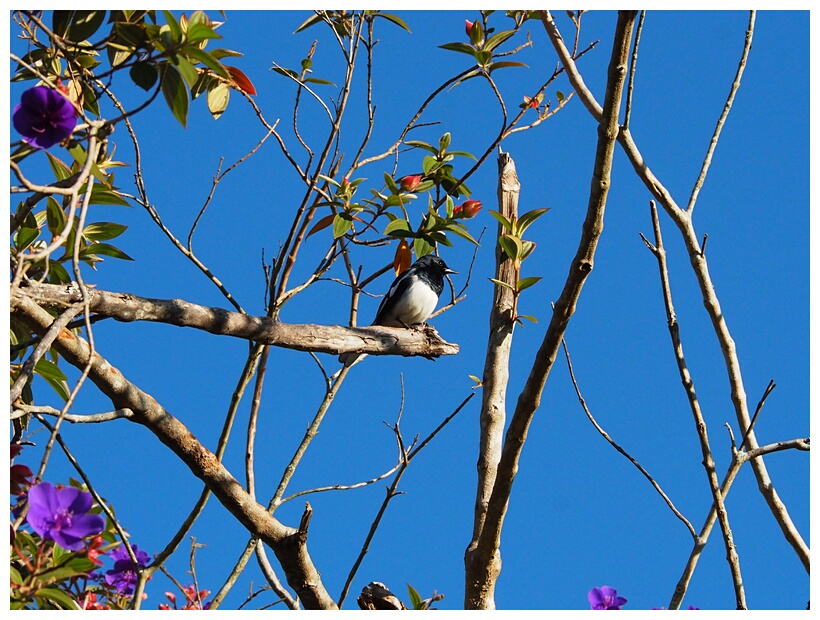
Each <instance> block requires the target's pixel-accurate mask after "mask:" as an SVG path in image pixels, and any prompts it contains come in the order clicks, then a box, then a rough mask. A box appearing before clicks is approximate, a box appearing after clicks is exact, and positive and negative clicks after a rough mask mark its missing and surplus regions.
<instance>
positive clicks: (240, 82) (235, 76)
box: [225, 65, 256, 95]
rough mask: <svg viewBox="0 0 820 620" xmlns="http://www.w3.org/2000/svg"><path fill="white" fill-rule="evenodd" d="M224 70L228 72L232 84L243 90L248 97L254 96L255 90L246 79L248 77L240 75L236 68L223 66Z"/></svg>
mask: <svg viewBox="0 0 820 620" xmlns="http://www.w3.org/2000/svg"><path fill="white" fill-rule="evenodd" d="M225 68H226V69H227V70H228V73H230V74H231V79H232V80H233V83H234V84H236V85H237V86H238V87H239V88H241V89H242V90H244V91H245V92H246V93H248V94H249V95H255V94H256V89H255V88H254V87H253V83H252V82H251V81H250V80H249V79H248V76H247V75H245V74H244V73H242V72H241V71H240V70H239V69H237V68H236V67H229V66H228V65H225Z"/></svg>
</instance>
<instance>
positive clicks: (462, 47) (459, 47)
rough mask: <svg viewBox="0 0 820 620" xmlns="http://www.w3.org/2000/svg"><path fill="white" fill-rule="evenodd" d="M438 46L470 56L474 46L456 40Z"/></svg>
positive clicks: (473, 51)
mask: <svg viewBox="0 0 820 620" xmlns="http://www.w3.org/2000/svg"><path fill="white" fill-rule="evenodd" d="M439 47H440V48H441V49H443V50H450V51H451V52H461V53H462V54H469V55H470V56H472V55H473V54H474V53H475V48H474V47H473V46H472V45H467V44H466V43H460V42H458V41H456V42H455V43H445V44H444V45H439Z"/></svg>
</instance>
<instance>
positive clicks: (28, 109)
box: [12, 86, 77, 149]
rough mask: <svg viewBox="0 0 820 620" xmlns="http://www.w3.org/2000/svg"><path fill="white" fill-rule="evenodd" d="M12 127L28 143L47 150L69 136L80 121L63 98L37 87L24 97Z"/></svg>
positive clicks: (16, 111) (28, 91)
mask: <svg viewBox="0 0 820 620" xmlns="http://www.w3.org/2000/svg"><path fill="white" fill-rule="evenodd" d="M12 123H13V125H14V128H15V129H16V130H17V131H18V132H19V133H20V135H22V136H23V140H24V141H25V142H28V143H29V144H31V145H32V146H36V147H38V148H43V149H46V148H49V147H50V146H52V145H54V144H56V143H58V142H61V141H62V140H64V139H65V138H67V137H68V136H70V135H71V134H72V132H73V131H74V127H75V126H76V124H77V118H76V115H75V110H74V106H73V105H72V104H71V102H70V101H69V100H68V99H66V98H65V97H63V95H62V94H60V93H59V92H57V91H55V90H52V89H51V88H48V87H47V86H35V87H34V88H29V89H28V90H27V91H25V92H24V93H23V94H22V95H21V97H20V104H19V105H18V106H16V107H15V108H14V113H13V114H12Z"/></svg>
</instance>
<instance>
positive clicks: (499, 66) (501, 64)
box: [490, 60, 527, 73]
mask: <svg viewBox="0 0 820 620" xmlns="http://www.w3.org/2000/svg"><path fill="white" fill-rule="evenodd" d="M526 66H527V65H525V64H524V63H523V62H513V61H511V60H504V61H502V62H494V63H493V64H491V65H490V73H492V72H493V71H495V70H496V69H504V68H505V67H526Z"/></svg>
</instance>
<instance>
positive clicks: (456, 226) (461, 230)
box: [447, 222, 478, 245]
mask: <svg viewBox="0 0 820 620" xmlns="http://www.w3.org/2000/svg"><path fill="white" fill-rule="evenodd" d="M447 230H449V231H450V232H451V233H453V234H455V235H458V236H459V237H461V238H462V239H466V240H467V241H469V242H470V243H472V244H473V245H478V241H476V240H475V239H474V238H473V236H472V235H471V234H470V233H468V232H467V229H466V228H465V227H464V226H463V225H462V224H461V223H459V222H453V223H452V224H448V225H447Z"/></svg>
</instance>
